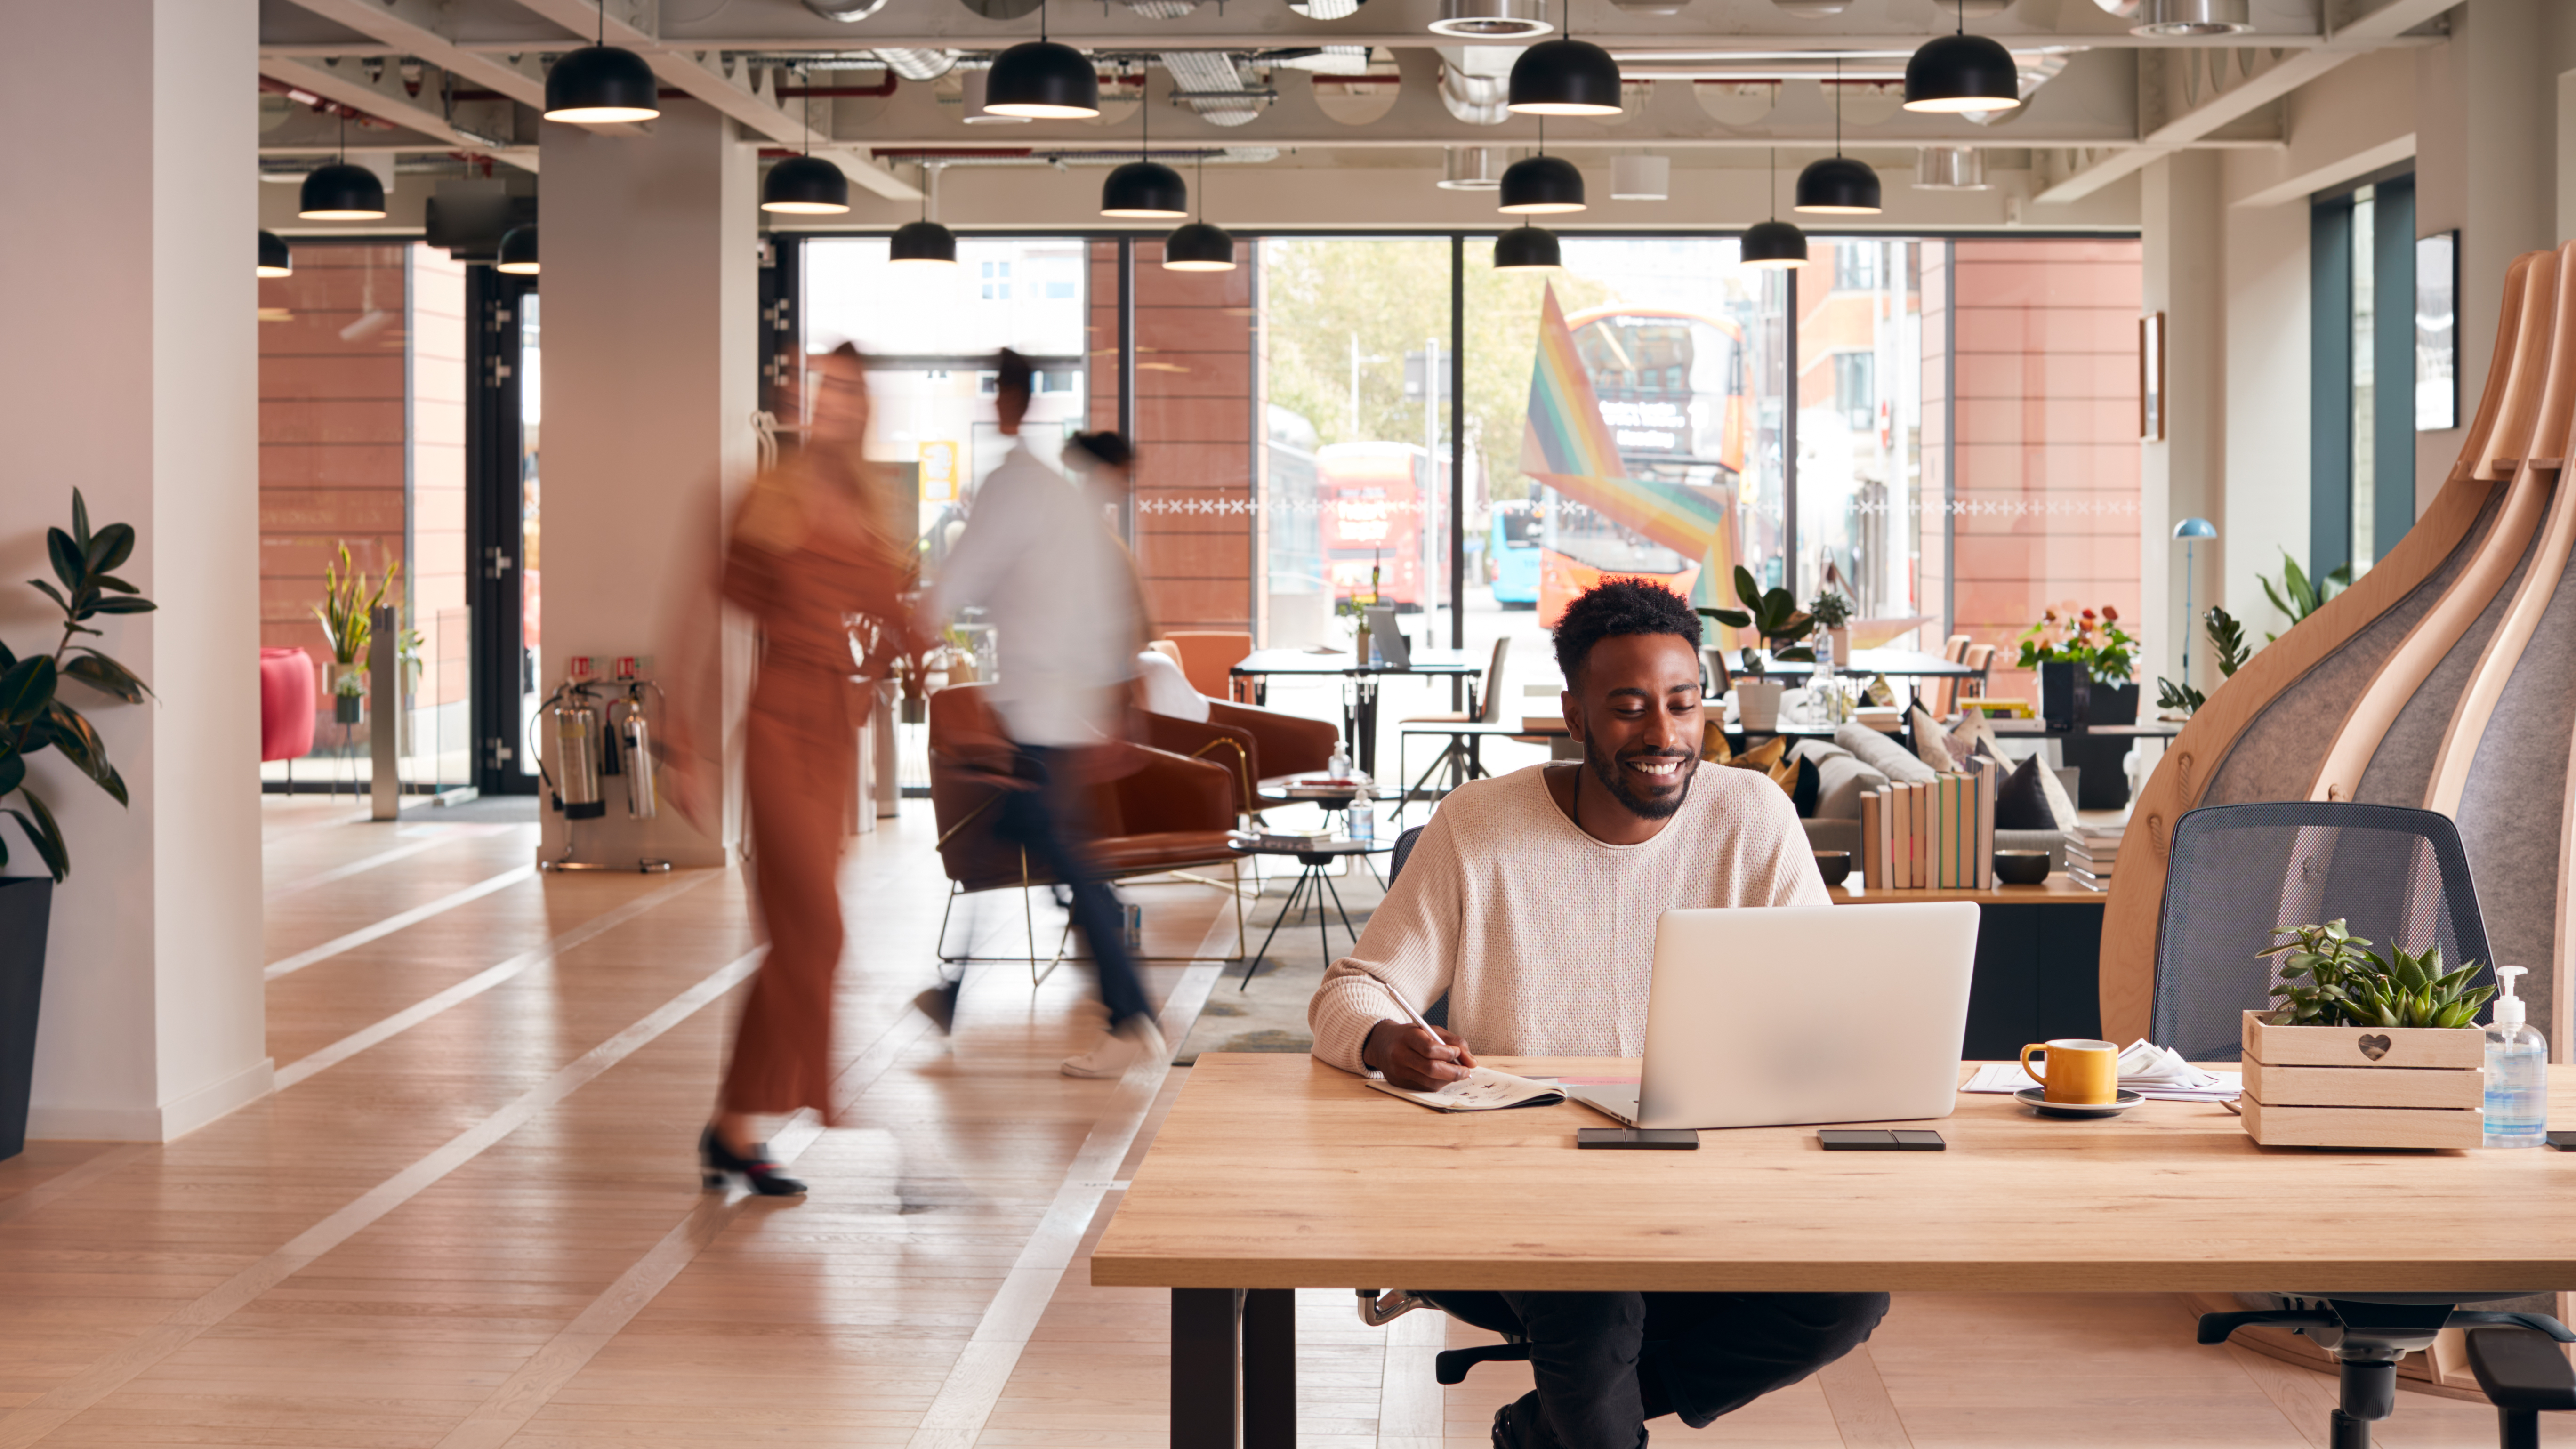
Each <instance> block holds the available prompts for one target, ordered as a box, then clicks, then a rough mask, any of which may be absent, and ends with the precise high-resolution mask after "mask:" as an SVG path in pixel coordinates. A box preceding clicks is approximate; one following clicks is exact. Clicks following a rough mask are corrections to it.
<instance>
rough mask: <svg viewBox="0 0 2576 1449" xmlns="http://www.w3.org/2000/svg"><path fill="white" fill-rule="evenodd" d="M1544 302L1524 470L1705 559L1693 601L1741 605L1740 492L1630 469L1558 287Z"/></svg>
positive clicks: (1628, 524)
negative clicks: (1604, 416)
mask: <svg viewBox="0 0 2576 1449" xmlns="http://www.w3.org/2000/svg"><path fill="white" fill-rule="evenodd" d="M1545 307H1546V310H1545V311H1544V312H1543V313H1542V314H1541V316H1540V319H1539V329H1538V357H1537V359H1536V361H1535V362H1534V363H1533V364H1532V366H1531V368H1530V391H1529V425H1528V427H1527V429H1526V430H1524V431H1523V432H1522V434H1521V471H1522V472H1524V473H1526V474H1528V475H1529V476H1531V477H1532V478H1535V479H1537V480H1539V481H1540V482H1542V483H1545V484H1546V485H1547V486H1548V487H1550V488H1553V489H1555V490H1556V491H1557V492H1558V493H1560V494H1563V495H1564V496H1565V497H1567V498H1569V499H1571V500H1573V501H1574V502H1577V503H1581V504H1584V505H1586V506H1587V507H1590V508H1593V509H1596V510H1598V511H1599V512H1600V513H1601V514H1602V515H1603V516H1605V517H1607V518H1609V519H1611V520H1612V521H1614V522H1616V523H1618V524H1620V525H1622V526H1623V527H1626V528H1630V529H1634V530H1635V531H1636V532H1638V533H1640V534H1643V535H1644V536H1646V537H1647V538H1649V539H1652V540H1653V541H1655V542H1656V543H1659V544H1662V545H1663V546H1664V547H1666V548H1669V549H1671V550H1673V551H1674V552H1675V553H1678V554H1680V555H1681V556H1682V557H1684V558H1695V559H1698V560H1699V561H1700V569H1699V578H1698V580H1697V581H1696V582H1694V583H1693V585H1692V586H1691V602H1692V603H1693V604H1695V605H1701V606H1713V605H1723V606H1725V607H1729V608H1732V607H1734V605H1735V598H1734V593H1735V590H1734V588H1733V585H1732V583H1731V581H1732V580H1733V578H1734V577H1735V559H1736V549H1735V509H1734V502H1735V495H1734V493H1733V492H1732V491H1731V490H1729V489H1723V488H1693V487H1690V486H1688V485H1686V484H1681V483H1664V482H1658V481H1656V480H1653V479H1647V478H1631V477H1629V476H1628V474H1627V468H1626V465H1624V464H1622V463H1621V462H1620V461H1619V449H1618V446H1617V444H1616V443H1615V442H1614V441H1613V440H1612V439H1611V436H1610V429H1609V427H1608V425H1607V424H1605V423H1603V422H1602V421H1601V400H1600V398H1599V397H1597V396H1596V395H1594V393H1593V391H1592V375H1591V374H1590V373H1589V372H1587V371H1585V370H1584V366H1583V359H1582V356H1581V355H1580V354H1579V353H1577V352H1576V351H1575V347H1574V333H1573V332H1572V331H1571V330H1570V329H1568V328H1567V327H1566V325H1565V309H1564V308H1562V307H1560V306H1558V305H1557V301H1556V288H1554V287H1549V288H1548V289H1547V298H1546V304H1545ZM1726 632H1729V633H1731V632H1733V631H1731V630H1730V631H1726Z"/></svg>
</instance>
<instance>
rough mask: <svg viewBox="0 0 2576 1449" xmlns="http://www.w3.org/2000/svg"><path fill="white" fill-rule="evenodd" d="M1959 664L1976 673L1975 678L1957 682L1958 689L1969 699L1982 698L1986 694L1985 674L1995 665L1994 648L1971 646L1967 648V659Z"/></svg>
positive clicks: (1985, 645)
mask: <svg viewBox="0 0 2576 1449" xmlns="http://www.w3.org/2000/svg"><path fill="white" fill-rule="evenodd" d="M1960 662H1962V663H1964V664H1966V665H1967V666H1968V667H1969V668H1970V669H1973V670H1975V671H1977V677H1976V678H1974V679H1963V680H1961V681H1959V687H1960V689H1961V690H1962V691H1964V692H1965V693H1966V695H1967V696H1968V697H1969V698H1970V699H1978V698H1982V697H1983V696H1984V695H1985V692H1986V672H1987V671H1988V670H1990V669H1992V668H1994V665H1995V646H1993V645H1992V644H1971V645H1969V646H1968V657H1967V658H1966V659H1964V660H1962V661H1960Z"/></svg>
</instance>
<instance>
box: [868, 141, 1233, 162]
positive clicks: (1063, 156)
mask: <svg viewBox="0 0 2576 1449" xmlns="http://www.w3.org/2000/svg"><path fill="white" fill-rule="evenodd" d="M870 154H871V155H873V156H874V157H875V158H876V159H877V160H878V161H879V162H882V163H885V164H888V165H915V164H919V163H922V162H935V163H937V164H938V165H941V166H969V167H978V166H1054V167H1068V166H1123V165H1125V164H1126V163H1128V162H1130V161H1133V160H1135V159H1136V152H1135V150H1134V148H1132V147H1127V148H1122V149H1119V150H1114V151H1076V150H1066V149H1048V150H1043V151H1041V150H1035V149H1031V148H1027V147H995V148H993V149H990V150H970V149H966V148H962V147H958V148H951V147H926V146H916V147H913V148H911V149H909V150H900V149H898V150H879V151H873V152H871V153H870ZM1154 157H1155V159H1156V160H1159V161H1163V162H1166V163H1180V162H1190V163H1197V162H1205V163H1206V164H1208V165H1210V166H1258V165H1261V164H1263V163H1264V162H1269V161H1276V160H1278V159H1279V148H1278V147H1276V146H1212V147H1198V148H1192V147H1186V146H1183V147H1168V148H1167V147H1162V146H1157V147H1155V148H1154Z"/></svg>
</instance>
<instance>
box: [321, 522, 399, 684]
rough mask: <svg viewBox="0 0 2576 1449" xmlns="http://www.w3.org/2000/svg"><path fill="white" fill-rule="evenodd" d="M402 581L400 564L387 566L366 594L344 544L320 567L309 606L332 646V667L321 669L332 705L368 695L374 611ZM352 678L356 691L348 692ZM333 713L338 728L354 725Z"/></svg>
mask: <svg viewBox="0 0 2576 1449" xmlns="http://www.w3.org/2000/svg"><path fill="white" fill-rule="evenodd" d="M401 577H402V565H401V564H398V563H389V564H386V565H385V576H384V577H383V578H382V579H380V580H378V581H377V583H376V586H375V588H374V590H373V591H369V590H368V589H367V580H366V577H365V576H364V575H362V574H360V573H359V572H358V566H357V565H356V564H355V563H354V562H352V561H351V560H350V558H349V546H348V545H347V544H345V543H344V544H342V545H340V556H339V558H338V559H337V560H335V561H333V562H331V563H327V564H324V565H323V566H322V602H321V603H318V604H315V605H314V606H313V617H314V618H316V619H319V620H321V621H322V637H323V639H324V641H325V642H327V643H328V644H330V646H331V662H330V663H328V664H326V665H324V666H323V667H322V689H323V692H324V693H326V694H329V695H331V696H332V697H333V699H334V700H335V701H336V700H338V699H339V698H342V697H344V696H347V697H358V696H363V695H365V694H366V692H367V681H366V675H367V644H368V641H369V640H370V639H371V638H373V637H374V630H375V623H374V620H375V611H376V606H377V605H379V604H382V603H383V602H384V601H385V595H387V594H389V593H391V592H393V588H394V584H395V582H396V581H397V580H399V579H400V578H401ZM353 677H354V678H355V679H356V680H357V686H356V688H354V689H352V688H350V687H349V686H348V681H349V680H350V679H351V678H353ZM333 708H334V717H335V718H339V719H340V723H342V724H354V723H356V718H355V717H354V716H348V717H341V716H339V714H338V709H339V707H338V705H337V704H336V703H335V704H334V706H333Z"/></svg>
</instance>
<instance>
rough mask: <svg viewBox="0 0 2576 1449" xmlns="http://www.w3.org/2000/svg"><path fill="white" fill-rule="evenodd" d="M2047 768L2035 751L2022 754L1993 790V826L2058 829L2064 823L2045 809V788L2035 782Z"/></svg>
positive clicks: (2046, 804)
mask: <svg viewBox="0 0 2576 1449" xmlns="http://www.w3.org/2000/svg"><path fill="white" fill-rule="evenodd" d="M2046 768H2047V767H2046V766H2044V765H2042V764H2041V763H2040V762H2039V756H2038V755H2037V754H2030V755H2025V756H2023V757H2022V762H2021V763H2020V764H2018V765H2015V766H2014V767H2013V769H2012V773H2010V774H2008V775H2006V776H2004V782H2003V785H2002V787H2001V788H2000V789H1998V790H1996V791H1995V829H1997V830H2059V829H2063V828H2064V826H2063V825H2062V824H2061V823H2060V822H2059V820H2058V819H2057V815H2056V812H2055V811H2053V810H2051V809H2050V808H2049V804H2048V791H2047V789H2046V788H2045V787H2043V786H2042V785H2041V784H2040V783H2039V777H2040V774H2041V772H2042V771H2043V770H2045V769H2046Z"/></svg>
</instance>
